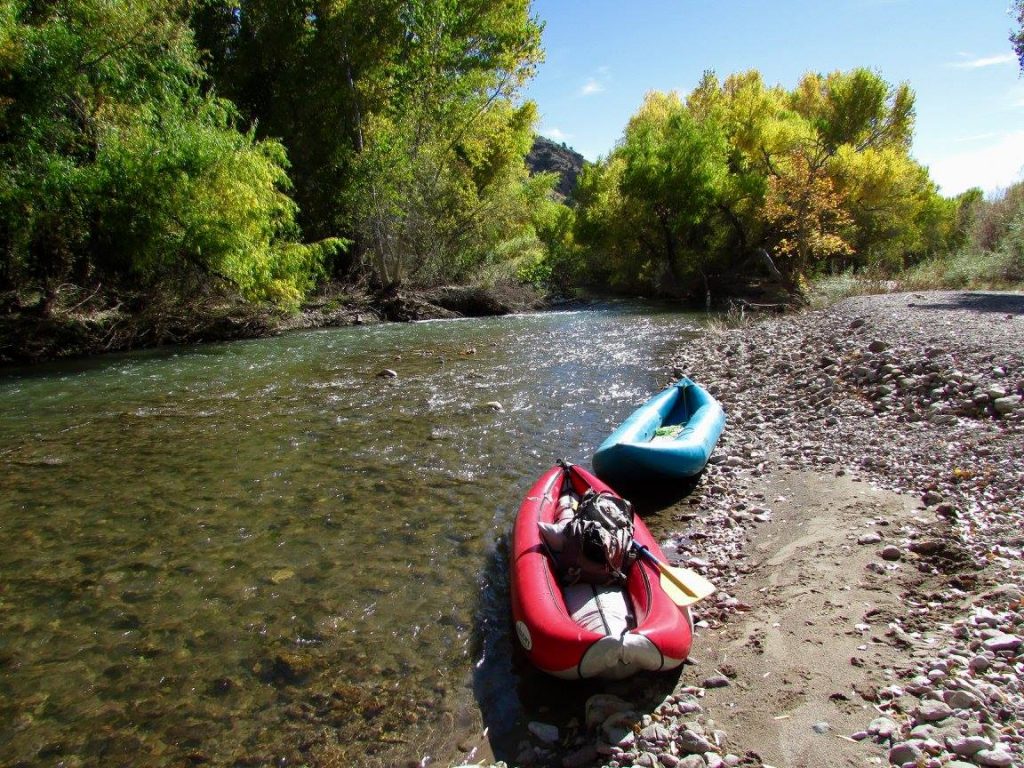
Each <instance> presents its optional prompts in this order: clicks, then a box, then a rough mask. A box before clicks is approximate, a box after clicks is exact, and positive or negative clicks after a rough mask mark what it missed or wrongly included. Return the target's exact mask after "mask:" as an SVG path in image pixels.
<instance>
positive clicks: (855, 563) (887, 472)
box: [516, 292, 1024, 768]
mask: <svg viewBox="0 0 1024 768" xmlns="http://www.w3.org/2000/svg"><path fill="white" fill-rule="evenodd" d="M1022 361H1024V294H1017V293H971V292H923V293H901V294H889V295H881V296H868V297H857V298H851V299H846V300H843V301H841V302H839V303H837V304H835V305H832V306H830V307H828V308H825V309H821V310H814V311H808V312H804V313H800V314H797V315H792V316H783V317H770V318H765V319H760V320H758V321H756V322H749V323H746V324H744V325H743V326H742V327H737V328H725V329H715V330H713V331H711V332H710V333H708V334H706V335H704V336H703V337H701V338H700V339H698V340H697V341H696V342H693V343H690V344H688V345H687V346H686V347H684V348H681V349H679V350H678V352H677V354H676V356H675V359H673V360H672V364H671V368H672V371H673V375H674V376H678V375H681V374H686V375H688V376H690V377H691V378H693V379H694V380H695V381H697V382H698V383H700V384H702V385H703V386H705V387H706V388H708V389H709V390H710V391H711V392H712V393H713V394H714V395H715V396H716V397H717V398H718V399H719V400H720V401H721V403H722V405H723V406H724V408H725V410H726V413H727V415H728V420H729V421H728V426H727V428H726V432H725V435H724V436H723V439H722V441H721V443H720V444H719V446H718V449H717V450H716V452H715V455H714V456H713V458H712V463H711V464H710V465H709V466H708V469H707V470H706V472H705V473H704V475H703V476H702V477H701V480H700V482H699V484H698V485H697V487H696V489H694V491H693V492H692V493H690V494H689V495H688V496H687V497H685V498H684V499H682V500H681V501H679V502H677V503H675V504H672V505H671V506H669V507H667V508H664V509H662V510H660V511H659V512H658V513H657V514H658V516H659V517H661V518H662V523H663V524H662V527H663V528H666V529H668V530H672V531H676V533H674V534H673V535H671V536H669V537H668V539H667V541H666V547H665V551H666V553H667V554H669V556H670V557H672V559H673V560H674V562H676V563H678V564H682V565H688V566H689V567H692V568H695V569H696V570H700V571H702V572H703V573H704V574H705V575H707V576H708V577H710V578H711V579H712V580H713V581H715V583H716V584H717V585H718V586H719V592H718V593H717V594H716V596H715V597H713V598H711V599H710V600H708V601H706V602H705V603H702V604H701V605H700V606H698V608H699V610H698V611H697V614H696V617H695V618H696V619H697V620H698V622H697V636H696V638H695V641H694V656H695V658H694V661H695V664H694V665H692V666H689V665H688V666H687V667H686V669H685V670H684V671H683V673H682V674H681V675H680V677H679V680H678V684H677V685H676V687H675V690H674V691H673V692H672V694H670V695H668V696H666V697H664V698H663V699H662V700H661V701H660V702H659V703H657V704H656V705H654V706H651V705H646V706H638V705H637V702H636V701H634V700H631V698H630V696H628V695H625V696H621V697H620V696H611V695H603V696H602V697H594V699H592V700H591V702H588V706H587V711H586V712H585V713H582V712H581V713H580V720H581V727H580V728H579V729H578V731H577V732H576V733H573V734H571V735H570V734H564V735H563V734H558V733H553V732H551V730H550V729H544V728H542V727H541V726H542V725H543V724H542V723H537V724H535V725H536V726H537V727H535V728H531V732H533V733H535V734H536V733H542V734H543V739H541V738H539V737H538V738H536V739H535V740H534V742H533V743H524V744H523V745H522V746H523V749H522V751H521V753H520V755H519V756H518V759H517V761H516V762H517V764H521V765H544V766H547V765H562V766H570V767H571V766H591V765H607V766H631V765H637V766H649V767H650V768H657V767H658V766H664V767H665V768H677V767H680V766H685V767H686V768H701V767H702V766H710V767H711V768H715V767H716V766H722V765H729V766H734V765H749V766H756V765H776V766H783V765H785V766H804V765H807V766H822V765H898V766H914V767H915V768H939V767H940V766H948V767H949V768H969V767H970V766H996V767H1000V766H1019V765H1024V725H1022V723H1024V685H1022V682H1021V676H1022V672H1024V607H1022V600H1021V598H1022V589H1021V573H1022V570H1024V567H1022V565H1021V551H1022V549H1024V525H1022V518H1024V403H1022V396H1024V365H1022ZM584 720H585V723H583V722H582V721H584Z"/></svg>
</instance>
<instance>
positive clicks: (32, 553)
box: [0, 306, 701, 767]
mask: <svg viewBox="0 0 1024 768" xmlns="http://www.w3.org/2000/svg"><path fill="white" fill-rule="evenodd" d="M700 323H701V320H700V318H699V317H695V316H693V315H684V314H679V313H674V312H670V311H657V310H653V309H652V308H650V307H635V306H621V307H613V308H608V309H603V310H589V311H583V312H564V313H541V314H535V315H522V316H513V317H504V318H488V319H480V320H476V319H474V320H459V321H446V322H431V323H417V324H403V325H380V326H365V327H358V328H346V329H333V330H322V331H315V332H305V333H295V334H289V335H285V336H281V337H276V338H271V339H261V340H252V341H242V342H234V343H229V344H213V345H202V346H194V347H188V348H177V349H163V350H156V351H149V352H143V353H134V354H130V355H123V356H111V357H105V358H98V359H93V360H89V361H83V362H75V363H62V364H53V365H44V366H39V367H36V368H33V369H30V370H27V371H8V372H6V373H4V374H2V375H0V679H2V681H3V695H2V697H0V722H2V723H4V726H3V727H2V728H0V764H5V765H12V764H16V765H24V766H32V767H34V766H49V765H58V764H62V765H65V766H80V765H81V766H86V765H138V766H141V765H152V766H177V765H185V764H195V765H200V764H208V765H225V766H227V765H279V766H283V765H301V764H309V765H360V766H375V765H381V766H384V765H389V766H391V765H405V764H408V765H418V764H428V763H431V762H433V764H443V763H441V762H440V758H436V757H435V756H440V755H450V754H453V745H454V744H456V743H458V742H459V741H460V740H464V739H465V737H466V736H467V734H472V733H474V732H477V731H479V730H480V729H481V727H482V725H483V724H488V725H489V727H490V728H491V733H492V736H493V738H494V739H495V742H496V743H500V742H501V734H500V733H498V731H500V730H501V729H502V728H503V727H507V728H509V729H511V728H513V727H514V723H515V722H516V721H517V720H518V719H522V717H523V716H524V715H523V711H522V709H523V705H522V704H521V702H520V697H519V694H517V693H516V689H517V679H516V672H515V670H514V667H513V666H512V665H511V664H509V663H507V659H508V657H509V655H510V654H511V645H510V642H509V640H508V636H507V625H506V623H505V622H506V619H507V611H508V593H507V581H506V579H505V574H504V572H503V571H504V565H503V560H502V546H503V540H504V537H505V535H506V534H507V532H508V530H509V527H510V525H511V522H512V519H513V516H514V515H515V511H516V509H517V507H518V504H519V501H520V499H521V497H522V495H523V493H524V492H525V491H526V489H527V488H528V487H529V486H530V484H531V483H532V482H533V481H534V480H535V479H536V477H537V476H538V475H539V474H540V473H541V472H543V471H544V470H546V469H547V468H548V467H550V466H551V464H552V463H553V462H554V460H555V459H556V458H559V457H565V458H568V459H570V460H573V461H578V462H581V463H588V462H589V458H590V454H591V453H592V451H593V450H594V448H595V447H596V446H597V445H598V444H599V443H600V441H601V440H602V439H603V438H604V437H605V436H606V435H607V434H608V433H609V432H610V431H611V429H612V428H613V427H614V426H615V425H616V424H617V423H618V422H619V421H621V420H622V419H623V418H624V417H625V416H626V415H627V414H628V413H629V412H630V411H631V410H632V409H633V407H634V406H635V405H637V404H638V403H640V402H641V401H642V400H644V399H646V398H647V397H648V396H649V395H650V394H652V393H653V392H654V391H656V390H657V389H659V388H660V387H661V386H663V385H664V384H665V383H667V381H668V374H667V371H666V369H665V363H666V360H667V359H668V355H669V353H670V350H671V349H672V347H673V345H675V344H678V343H679V342H680V340H681V339H684V338H685V337H686V336H687V335H688V334H695V333H699V332H700V327H701V326H700ZM384 369H390V370H392V371H394V372H395V373H397V376H396V377H393V378H387V377H383V376H380V375H379V374H380V373H381V372H382V371H384ZM496 404H499V405H496ZM502 724H504V726H503V725H502ZM445 759H447V758H445Z"/></svg>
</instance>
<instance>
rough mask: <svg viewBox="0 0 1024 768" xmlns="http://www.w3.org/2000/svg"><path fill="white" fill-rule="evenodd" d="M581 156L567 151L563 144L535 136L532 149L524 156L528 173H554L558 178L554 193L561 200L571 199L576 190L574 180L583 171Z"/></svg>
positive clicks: (569, 150) (570, 150)
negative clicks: (561, 198) (559, 196)
mask: <svg viewBox="0 0 1024 768" xmlns="http://www.w3.org/2000/svg"><path fill="white" fill-rule="evenodd" d="M583 162H584V161H583V155H581V154H580V153H579V152H576V151H575V150H572V149H569V148H568V147H567V146H565V144H556V143H555V142H553V141H551V139H546V138H544V137H543V136H537V137H536V138H535V139H534V141H533V148H532V149H531V150H530V154H528V155H527V156H526V165H527V167H528V168H529V169H530V173H543V172H545V171H554V172H555V173H557V174H558V176H559V181H558V184H557V185H556V186H555V192H557V193H558V194H559V195H561V196H562V197H563V198H570V197H572V192H573V190H574V189H575V188H576V178H577V177H578V176H579V175H580V171H581V170H583Z"/></svg>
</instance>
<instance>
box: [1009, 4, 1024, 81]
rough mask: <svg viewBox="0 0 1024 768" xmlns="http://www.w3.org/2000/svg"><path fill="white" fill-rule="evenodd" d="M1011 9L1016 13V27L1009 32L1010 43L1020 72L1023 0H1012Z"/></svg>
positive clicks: (1023, 59) (1023, 53)
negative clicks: (1018, 63)
mask: <svg viewBox="0 0 1024 768" xmlns="http://www.w3.org/2000/svg"><path fill="white" fill-rule="evenodd" d="M1013 10H1014V12H1015V13H1016V14H1017V29H1016V31H1012V32H1010V43H1011V44H1012V45H1013V51H1014V53H1016V54H1017V60H1018V61H1019V62H1020V69H1021V72H1024V0H1014V3H1013Z"/></svg>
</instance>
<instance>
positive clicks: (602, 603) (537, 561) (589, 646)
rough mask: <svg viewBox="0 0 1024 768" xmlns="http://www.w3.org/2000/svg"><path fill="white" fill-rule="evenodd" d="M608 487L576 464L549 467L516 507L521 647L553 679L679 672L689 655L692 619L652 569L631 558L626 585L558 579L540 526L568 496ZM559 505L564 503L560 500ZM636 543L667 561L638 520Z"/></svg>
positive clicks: (515, 601) (514, 554)
mask: <svg viewBox="0 0 1024 768" xmlns="http://www.w3.org/2000/svg"><path fill="white" fill-rule="evenodd" d="M591 488H592V489H594V490H596V491H610V490H611V489H610V488H609V487H608V486H607V485H606V484H605V483H603V482H601V481H600V480H599V479H598V478H596V477H595V476H594V475H592V474H590V473H589V472H587V471H586V470H584V469H581V468H580V467H577V466H573V465H568V467H567V468H566V469H563V468H562V467H561V466H556V467H553V468H552V469H550V470H548V471H547V472H545V473H544V475H543V476H541V478H540V479H539V480H538V481H537V482H536V483H535V484H534V485H533V487H532V488H531V489H530V491H529V492H528V493H527V495H526V498H525V499H524V500H523V503H522V505H521V506H520V508H519V514H518V516H517V517H516V522H515V527H514V528H513V531H512V543H511V552H510V567H511V582H512V585H511V586H512V590H511V591H512V616H513V619H514V621H515V633H516V637H517V639H518V642H519V644H520V645H521V646H522V647H523V649H524V650H525V651H526V655H527V657H528V658H529V659H530V661H531V662H532V663H533V664H534V665H535V666H536V667H538V668H539V669H541V670H543V671H544V672H547V673H549V674H552V675H555V676H556V677H561V678H568V679H579V678H588V677H604V678H613V679H618V678H623V677H626V676H628V675H631V674H633V673H635V672H638V671H640V670H650V671H659V670H669V669H674V668H675V667H678V666H679V665H680V664H682V663H683V661H684V660H685V659H686V657H687V655H688V654H689V652H690V643H691V642H692V638H693V630H692V621H691V619H690V613H689V610H688V609H687V608H680V607H679V606H677V605H676V604H675V603H674V602H672V600H671V599H670V598H669V597H668V595H666V594H665V592H664V590H662V588H661V584H660V580H659V576H660V574H659V572H658V569H657V567H656V566H654V565H652V564H651V563H649V562H647V561H646V560H643V559H638V560H636V561H634V562H633V563H632V564H631V565H630V567H629V571H628V573H627V577H626V583H625V585H624V586H620V587H615V586H610V587H595V586H593V585H590V584H576V585H573V586H569V587H565V586H563V585H562V584H560V582H559V578H558V573H557V571H556V565H555V563H554V561H553V560H552V557H551V555H550V554H549V550H548V548H547V547H546V546H545V542H544V539H543V538H542V534H541V531H540V528H539V524H540V523H553V522H554V521H555V520H556V517H557V516H558V514H559V503H560V502H559V500H560V499H564V498H565V496H566V494H570V493H571V494H575V495H577V496H582V495H583V494H584V493H585V492H586V491H587V490H589V489H591ZM563 503H564V502H563ZM633 538H634V540H635V541H636V542H638V543H639V544H642V545H644V546H646V547H647V548H649V549H650V550H651V552H652V553H653V554H654V555H655V557H657V558H658V559H660V560H662V562H664V561H665V557H664V555H663V554H662V552H661V549H660V548H659V547H658V544H657V542H655V541H654V539H653V538H652V537H651V533H650V531H649V530H647V526H646V525H644V523H643V521H642V520H641V519H640V518H639V517H637V518H636V520H635V529H634V532H633Z"/></svg>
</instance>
